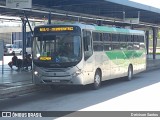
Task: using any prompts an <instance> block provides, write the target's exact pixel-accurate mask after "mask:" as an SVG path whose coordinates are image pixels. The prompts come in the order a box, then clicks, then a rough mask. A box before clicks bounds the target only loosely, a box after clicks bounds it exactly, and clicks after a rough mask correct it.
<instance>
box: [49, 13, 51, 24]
mask: <svg viewBox="0 0 160 120" xmlns="http://www.w3.org/2000/svg"><path fill="white" fill-rule="evenodd" d="M48 24H51V12H49V14H48Z"/></svg>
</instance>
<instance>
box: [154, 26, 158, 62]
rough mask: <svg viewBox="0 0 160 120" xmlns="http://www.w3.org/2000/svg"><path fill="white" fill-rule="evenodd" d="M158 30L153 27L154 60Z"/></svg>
mask: <svg viewBox="0 0 160 120" xmlns="http://www.w3.org/2000/svg"><path fill="white" fill-rule="evenodd" d="M157 34H158V28H155V27H153V59H156V47H157Z"/></svg>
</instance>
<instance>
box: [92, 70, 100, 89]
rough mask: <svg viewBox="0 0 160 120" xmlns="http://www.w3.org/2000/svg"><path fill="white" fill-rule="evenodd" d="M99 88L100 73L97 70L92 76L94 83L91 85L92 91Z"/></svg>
mask: <svg viewBox="0 0 160 120" xmlns="http://www.w3.org/2000/svg"><path fill="white" fill-rule="evenodd" d="M100 86H101V73H100V71H99V70H96V72H95V75H94V83H93V89H94V90H97V89H99V88H100Z"/></svg>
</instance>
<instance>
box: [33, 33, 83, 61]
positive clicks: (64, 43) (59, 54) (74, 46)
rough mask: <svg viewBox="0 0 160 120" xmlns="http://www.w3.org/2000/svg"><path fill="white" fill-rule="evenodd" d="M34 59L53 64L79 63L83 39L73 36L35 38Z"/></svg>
mask: <svg viewBox="0 0 160 120" xmlns="http://www.w3.org/2000/svg"><path fill="white" fill-rule="evenodd" d="M33 58H34V60H39V61H48V62H52V63H64V62H77V61H79V60H80V58H81V38H80V36H76V35H71V34H63V35H62V34H61V35H48V36H45V37H43V36H42V37H35V39H34V42H33Z"/></svg>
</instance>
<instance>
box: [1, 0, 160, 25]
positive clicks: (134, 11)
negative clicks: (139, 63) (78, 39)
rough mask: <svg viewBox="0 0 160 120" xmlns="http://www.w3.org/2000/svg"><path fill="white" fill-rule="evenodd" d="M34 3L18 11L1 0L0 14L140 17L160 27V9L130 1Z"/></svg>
mask: <svg viewBox="0 0 160 120" xmlns="http://www.w3.org/2000/svg"><path fill="white" fill-rule="evenodd" d="M32 3H33V7H32V9H21V10H18V9H10V8H6V7H5V0H1V1H0V14H1V15H11V16H22V15H23V10H26V14H27V16H28V17H34V18H40V19H42V18H44V17H45V16H47V14H48V12H49V11H51V13H52V14H54V16H53V19H57V18H58V19H66V18H68V17H71V14H72V15H74V18H75V17H76V16H88V18H97V19H98V18H99V19H100V20H101V18H104V19H105V20H106V19H108V20H109V19H111V20H113V21H114V20H115V21H116V20H117V21H118V20H123V18H124V17H125V18H137V17H138V16H139V18H140V22H141V23H145V24H150V25H153V26H160V9H158V8H154V7H149V6H147V5H142V4H139V3H134V2H131V1H129V0H85V1H84V0H32ZM89 16H91V17H89ZM64 17H65V18H64ZM88 18H87V19H88ZM76 19H77V18H76ZM83 19H84V17H83ZM113 21H112V22H113Z"/></svg>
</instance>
